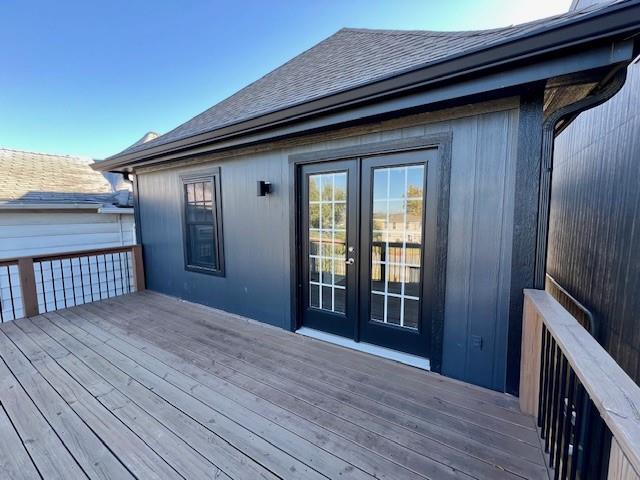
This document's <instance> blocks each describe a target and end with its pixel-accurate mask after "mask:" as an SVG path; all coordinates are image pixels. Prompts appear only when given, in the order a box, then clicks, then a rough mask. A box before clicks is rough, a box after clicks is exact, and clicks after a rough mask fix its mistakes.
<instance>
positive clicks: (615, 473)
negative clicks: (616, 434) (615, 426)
mask: <svg viewBox="0 0 640 480" xmlns="http://www.w3.org/2000/svg"><path fill="white" fill-rule="evenodd" d="M607 480H640V475H638V472H636V471H635V470H634V469H633V467H632V466H631V463H629V460H628V459H627V457H626V456H625V454H624V453H623V452H622V450H621V449H620V445H618V442H617V441H616V440H615V439H613V440H612V441H611V456H610V457H609V471H608V473H607Z"/></svg>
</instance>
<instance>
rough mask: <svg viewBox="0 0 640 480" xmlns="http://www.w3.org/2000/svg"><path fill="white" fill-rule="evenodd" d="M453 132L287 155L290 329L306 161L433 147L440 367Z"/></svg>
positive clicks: (296, 317)
mask: <svg viewBox="0 0 640 480" xmlns="http://www.w3.org/2000/svg"><path fill="white" fill-rule="evenodd" d="M452 140H453V135H452V133H451V132H439V133H435V134H430V135H423V136H419V137H411V138H403V139H396V140H388V141H382V142H373V143H367V144H363V145H355V146H351V147H341V148H335V149H329V150H315V151H311V152H304V153H296V154H291V155H289V178H290V179H291V181H290V182H289V218H290V219H291V220H292V221H290V222H289V247H290V248H289V252H290V260H289V266H290V296H291V307H290V308H291V310H290V322H289V330H290V331H292V332H295V331H296V330H297V329H298V328H300V327H301V326H302V322H301V320H302V315H301V314H300V312H301V311H302V310H301V301H302V298H301V297H302V296H301V293H300V292H301V289H302V284H301V276H302V275H301V272H300V268H301V265H300V263H301V262H299V261H298V260H299V259H300V256H301V244H300V238H301V236H302V232H301V231H300V228H301V217H300V209H299V208H298V206H299V205H300V195H301V188H300V178H301V177H300V170H301V168H300V167H301V166H302V165H304V164H307V163H320V162H328V161H334V160H345V159H348V158H357V157H368V156H373V155H384V154H389V153H398V152H406V151H411V150H424V149H428V148H436V149H437V150H438V157H439V160H440V165H441V175H440V176H441V184H440V198H439V199H438V219H437V222H438V243H439V244H440V245H441V247H442V248H441V250H442V251H438V252H437V259H436V262H437V265H436V271H437V273H438V281H437V282H436V288H437V291H436V292H435V297H436V298H437V299H438V303H437V305H436V311H435V314H434V318H433V320H432V322H431V356H430V359H429V360H430V363H431V371H433V372H438V373H440V371H441V370H442V348H443V332H444V303H445V283H446V265H447V260H446V257H447V245H448V226H449V183H450V181H449V180H450V176H451V144H452Z"/></svg>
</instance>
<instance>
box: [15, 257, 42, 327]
mask: <svg viewBox="0 0 640 480" xmlns="http://www.w3.org/2000/svg"><path fill="white" fill-rule="evenodd" d="M18 273H19V275H20V289H21V291H22V307H23V310H24V316H25V317H35V316H36V315H38V314H39V313H40V312H39V310H38V294H37V293H36V276H35V273H34V271H33V258H30V257H27V258H20V259H18Z"/></svg>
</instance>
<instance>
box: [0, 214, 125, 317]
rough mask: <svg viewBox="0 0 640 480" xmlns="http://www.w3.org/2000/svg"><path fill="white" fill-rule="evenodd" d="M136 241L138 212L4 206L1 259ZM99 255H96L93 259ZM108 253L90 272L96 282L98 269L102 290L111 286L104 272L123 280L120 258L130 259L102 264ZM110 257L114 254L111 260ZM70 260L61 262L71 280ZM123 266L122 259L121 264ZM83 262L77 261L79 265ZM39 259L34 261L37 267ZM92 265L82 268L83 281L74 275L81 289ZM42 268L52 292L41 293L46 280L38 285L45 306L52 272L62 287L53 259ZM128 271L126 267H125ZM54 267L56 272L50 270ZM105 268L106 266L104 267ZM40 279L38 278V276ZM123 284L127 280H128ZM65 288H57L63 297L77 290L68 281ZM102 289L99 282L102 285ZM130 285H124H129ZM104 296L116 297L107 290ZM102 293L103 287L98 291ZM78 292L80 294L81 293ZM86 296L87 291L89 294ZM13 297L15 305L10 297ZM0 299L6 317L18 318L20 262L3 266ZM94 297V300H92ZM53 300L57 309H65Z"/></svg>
mask: <svg viewBox="0 0 640 480" xmlns="http://www.w3.org/2000/svg"><path fill="white" fill-rule="evenodd" d="M134 243H135V224H134V216H133V215H132V214H111V213H97V212H86V211H77V210H76V211H67V212H65V211H0V260H2V259H6V258H15V257H23V256H34V255H42V254H50V253H58V252H72V251H80V250H92V249H97V248H108V247H117V246H123V245H132V244H134ZM94 260H95V257H92V259H91V261H92V262H93V261H94ZM103 260H104V258H103V257H100V264H99V265H97V268H96V267H93V269H92V272H91V273H92V275H93V277H96V278H94V283H95V282H97V275H98V272H100V274H101V275H102V277H101V278H100V282H98V283H101V284H103V285H102V290H103V291H104V290H105V289H107V286H106V283H104V278H105V274H106V271H108V272H109V276H113V273H114V270H115V274H116V276H117V277H118V278H116V280H117V282H120V283H121V280H120V279H119V274H120V265H119V263H122V262H125V263H130V261H129V259H128V258H127V260H124V259H123V260H122V262H118V264H114V265H112V264H111V262H107V265H106V266H104V262H103ZM109 260H110V259H109ZM68 262H69V261H65V262H63V265H62V269H63V270H64V271H65V276H66V277H67V279H69V278H70V277H69V276H70V275H71V271H70V267H71V265H70V264H69V263H68ZM123 265H124V264H123ZM78 266H79V264H78ZM38 268H39V264H38V265H36V270H38ZM88 268H89V267H88V264H87V265H85V266H84V267H83V270H82V271H83V272H84V274H85V278H83V282H79V281H78V280H79V278H76V289H77V290H78V292H79V291H80V288H81V286H82V285H81V283H87V282H88V281H89V280H88V278H90V277H91V275H88ZM42 269H43V273H44V277H43V278H44V284H45V285H44V290H45V291H46V292H47V293H48V295H47V298H46V300H45V299H44V298H43V295H42V290H43V287H42V284H41V283H40V284H39V285H38V297H39V298H38V300H39V303H40V307H41V309H43V307H44V304H45V303H46V304H47V307H51V305H49V303H51V301H52V300H51V299H50V297H51V296H52V291H53V289H54V286H53V283H52V282H50V280H49V278H52V277H51V274H53V277H55V289H56V290H58V289H59V288H62V287H60V286H59V285H58V283H59V279H58V277H61V272H60V266H59V265H54V266H50V265H49V264H44V265H43V268H42ZM122 269H123V273H124V266H123V267H122ZM52 270H53V271H52ZM105 270H106V271H105ZM79 271H80V270H79V269H78V268H76V271H74V278H75V277H76V276H78V275H79ZM129 272H130V270H128V271H126V273H129ZM36 274H37V275H36V276H37V277H38V276H39V275H40V272H39V270H38V271H37V272H36ZM37 280H38V281H39V278H37ZM125 283H129V282H127V281H126V280H125ZM122 287H123V285H120V286H119V287H118V289H119V290H120V291H122ZM63 290H66V291H65V292H64V293H63V294H60V293H59V296H60V297H61V298H62V299H64V298H70V297H72V296H73V295H74V291H73V289H70V288H69V286H68V285H65V287H64V288H63ZM98 290H100V286H98ZM125 290H126V288H125ZM108 293H109V292H107V295H106V296H112V295H109V294H108ZM98 294H99V291H98ZM77 295H78V296H79V295H80V294H79V293H78V294H77ZM85 295H86V293H85ZM12 296H13V299H14V301H13V305H12V303H11V302H10V299H11V298H12ZM0 301H1V302H0V303H1V304H2V306H1V310H2V316H3V318H4V320H7V319H12V318H20V317H21V316H22V299H21V297H20V285H19V277H18V269H17V266H12V267H9V268H7V267H0ZM89 301H90V300H89ZM59 302H60V298H58V299H57V302H54V305H53V308H48V309H55V308H56V307H57V308H61V306H59V305H55V303H59ZM78 303H84V299H82V300H79V301H78Z"/></svg>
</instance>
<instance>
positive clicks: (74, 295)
mask: <svg viewBox="0 0 640 480" xmlns="http://www.w3.org/2000/svg"><path fill="white" fill-rule="evenodd" d="M69 269H70V270H71V295H72V296H73V305H74V306H75V305H78V296H77V295H76V281H75V279H74V278H73V258H70V259H69Z"/></svg>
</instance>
